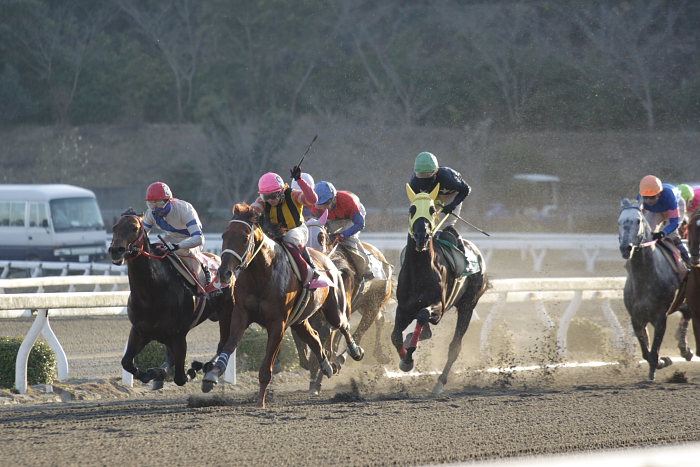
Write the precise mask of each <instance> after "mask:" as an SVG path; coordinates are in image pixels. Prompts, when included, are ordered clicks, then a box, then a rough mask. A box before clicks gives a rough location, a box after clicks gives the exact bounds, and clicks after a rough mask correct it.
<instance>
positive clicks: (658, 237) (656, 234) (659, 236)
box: [651, 231, 666, 240]
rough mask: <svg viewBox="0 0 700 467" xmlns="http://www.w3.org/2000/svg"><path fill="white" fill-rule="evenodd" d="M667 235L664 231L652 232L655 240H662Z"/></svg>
mask: <svg viewBox="0 0 700 467" xmlns="http://www.w3.org/2000/svg"><path fill="white" fill-rule="evenodd" d="M665 236H666V234H665V233H663V231H659V232H654V233H653V234H651V238H653V239H654V240H661V239H662V238H664V237H665Z"/></svg>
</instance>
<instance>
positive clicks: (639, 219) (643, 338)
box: [617, 199, 692, 380]
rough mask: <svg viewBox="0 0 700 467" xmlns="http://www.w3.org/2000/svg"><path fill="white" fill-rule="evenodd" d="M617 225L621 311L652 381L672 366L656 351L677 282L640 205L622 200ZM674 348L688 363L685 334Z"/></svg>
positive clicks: (674, 273)
mask: <svg viewBox="0 0 700 467" xmlns="http://www.w3.org/2000/svg"><path fill="white" fill-rule="evenodd" d="M617 223H618V227H619V241H620V252H621V253H622V257H623V258H624V259H626V260H627V262H626V263H625V269H626V270H627V280H626V281H625V289H624V302H625V308H627V312H628V313H629V315H630V319H631V321H632V328H633V329H634V334H635V335H636V336H637V340H638V341H639V346H640V347H641V349H642V356H643V357H644V360H646V361H647V362H648V363H649V379H650V380H653V379H654V376H655V372H656V370H660V369H662V368H666V367H667V366H669V365H671V364H672V361H671V359H670V358H668V357H659V348H660V347H661V342H662V340H663V338H664V333H665V332H666V312H667V311H668V310H669V308H670V306H671V304H672V302H673V300H674V297H675V295H676V292H677V291H678V288H679V286H680V278H679V275H678V273H677V272H676V270H675V269H674V267H673V265H672V264H671V263H670V262H669V260H668V259H667V258H666V257H665V256H664V253H663V252H662V251H661V248H660V247H659V246H658V245H657V242H656V241H655V240H653V239H652V231H651V227H650V226H649V223H648V222H647V221H646V219H645V218H644V214H643V213H642V203H641V201H637V200H629V199H623V200H622V202H621V210H620V216H619V218H618V220H617ZM649 323H651V325H652V326H653V327H654V340H653V342H652V344H651V349H650V348H649V334H648V333H647V328H646V327H647V324H649ZM678 346H679V348H680V349H681V354H682V355H683V356H684V357H685V358H686V359H688V360H690V358H692V351H690V349H687V346H686V344H685V333H683V342H681V340H679V342H678ZM684 347H685V348H684Z"/></svg>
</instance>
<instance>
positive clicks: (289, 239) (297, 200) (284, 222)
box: [251, 166, 331, 289]
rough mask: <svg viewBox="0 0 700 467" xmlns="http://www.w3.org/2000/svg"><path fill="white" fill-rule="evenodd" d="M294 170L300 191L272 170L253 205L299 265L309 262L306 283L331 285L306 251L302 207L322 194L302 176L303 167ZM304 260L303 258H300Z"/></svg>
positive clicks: (262, 180) (260, 184) (260, 182)
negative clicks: (318, 193) (317, 192)
mask: <svg viewBox="0 0 700 467" xmlns="http://www.w3.org/2000/svg"><path fill="white" fill-rule="evenodd" d="M291 173H292V178H293V179H294V181H296V182H297V184H298V185H299V188H300V190H293V189H292V188H291V187H290V186H289V185H287V184H286V183H284V180H282V177H280V176H279V175H277V174H276V173H274V172H268V173H266V174H264V175H263V176H262V177H260V180H258V193H259V196H258V197H257V199H256V200H255V202H254V203H253V204H251V207H252V208H253V209H254V210H255V211H257V212H258V213H261V214H262V215H263V225H264V226H266V230H267V232H266V233H269V234H271V236H272V237H280V236H281V240H282V241H283V242H284V243H285V244H286V245H287V247H288V248H289V250H290V253H291V254H292V255H293V256H294V257H295V259H296V260H297V264H299V267H300V268H301V267H302V266H303V265H307V267H306V268H305V269H306V270H304V271H301V275H302V277H304V278H305V279H304V281H305V282H304V284H305V285H304V286H305V287H307V288H309V289H317V288H319V287H328V286H329V285H331V284H330V283H329V282H328V281H327V280H326V279H325V278H324V277H323V276H320V275H319V274H318V271H317V270H316V267H315V265H314V263H313V261H312V259H311V256H310V255H309V252H308V251H307V250H306V243H307V242H308V240H309V229H308V228H307V227H306V224H305V223H304V217H303V214H302V207H304V206H307V207H309V208H313V206H314V204H315V203H316V201H317V200H318V197H317V196H316V193H315V192H314V189H313V188H312V187H311V186H310V185H309V184H308V183H307V182H306V180H304V179H303V178H302V177H301V168H300V167H298V166H294V168H293V169H292V170H291ZM274 231H278V232H274ZM301 259H303V260H302V261H300V260H301ZM304 261H305V263H304Z"/></svg>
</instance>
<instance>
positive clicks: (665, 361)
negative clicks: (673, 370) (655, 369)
mask: <svg viewBox="0 0 700 467" xmlns="http://www.w3.org/2000/svg"><path fill="white" fill-rule="evenodd" d="M660 361H661V362H663V366H662V367H661V368H666V367H667V366H671V365H673V360H671V359H670V358H668V357H661V360H660Z"/></svg>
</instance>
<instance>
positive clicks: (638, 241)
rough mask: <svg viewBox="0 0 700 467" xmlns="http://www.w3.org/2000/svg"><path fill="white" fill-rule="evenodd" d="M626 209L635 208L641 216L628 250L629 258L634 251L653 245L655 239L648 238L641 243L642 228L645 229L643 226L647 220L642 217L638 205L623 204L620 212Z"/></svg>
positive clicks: (642, 237) (642, 238)
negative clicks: (630, 247)
mask: <svg viewBox="0 0 700 467" xmlns="http://www.w3.org/2000/svg"><path fill="white" fill-rule="evenodd" d="M627 209H635V210H637V211H639V213H640V218H641V222H640V223H639V229H637V235H636V237H635V241H634V242H632V249H631V251H630V258H632V256H633V255H634V252H635V251H636V250H638V249H641V248H646V247H649V246H652V245H655V244H656V242H657V240H650V241H648V242H644V243H642V240H644V230H645V229H644V226H645V225H648V223H647V220H646V218H645V217H644V214H643V213H642V209H641V208H640V207H639V206H625V207H623V208H622V209H620V213H622V211H625V210H627Z"/></svg>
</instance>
